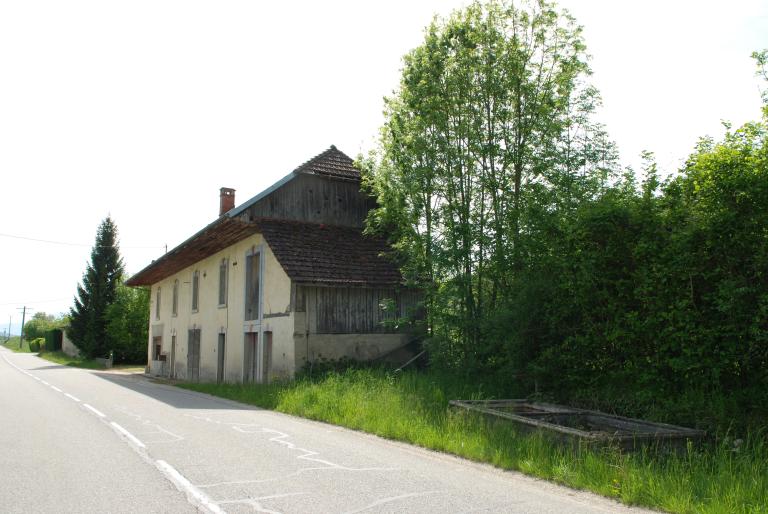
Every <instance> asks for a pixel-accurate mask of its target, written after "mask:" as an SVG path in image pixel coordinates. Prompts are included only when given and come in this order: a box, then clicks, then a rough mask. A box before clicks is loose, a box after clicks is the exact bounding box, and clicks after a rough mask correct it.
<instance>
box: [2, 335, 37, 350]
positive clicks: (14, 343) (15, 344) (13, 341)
mask: <svg viewBox="0 0 768 514" xmlns="http://www.w3.org/2000/svg"><path fill="white" fill-rule="evenodd" d="M20 340H21V338H20V337H19V336H16V337H12V338H10V339H9V340H8V341H6V342H4V343H3V346H5V347H6V348H8V349H9V350H13V351H14V352H16V353H30V351H31V350H30V349H29V341H27V340H26V339H25V340H24V342H23V343H22V345H21V347H20V346H19V342H20Z"/></svg>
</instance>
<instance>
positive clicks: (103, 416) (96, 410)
mask: <svg viewBox="0 0 768 514" xmlns="http://www.w3.org/2000/svg"><path fill="white" fill-rule="evenodd" d="M83 407H85V408H86V409H88V410H89V411H91V412H93V413H94V414H96V415H97V416H98V417H100V418H106V417H107V415H106V414H104V413H103V412H101V411H100V410H98V409H95V408H94V407H91V406H90V405H88V404H87V403H84V404H83Z"/></svg>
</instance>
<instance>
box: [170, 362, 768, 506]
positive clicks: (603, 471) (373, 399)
mask: <svg viewBox="0 0 768 514" xmlns="http://www.w3.org/2000/svg"><path fill="white" fill-rule="evenodd" d="M180 386H181V387H184V388H187V389H191V390H194V391H201V392H205V393H209V394H215V395H218V396H222V397H225V398H230V399H232V400H236V401H240V402H243V403H248V404H251V405H257V406H259V407H264V408H268V409H274V410H277V411H280V412H285V413H288V414H294V415H298V416H303V417H306V418H310V419H315V420H319V421H325V422H328V423H334V424H337V425H342V426H345V427H349V428H353V429H356V430H362V431H365V432H369V433H372V434H376V435H379V436H381V437H386V438H389V439H394V440H398V441H404V442H408V443H412V444H417V445H419V446H423V447H425V448H431V449H434V450H438V451H443V452H447V453H451V454H454V455H458V456H461V457H465V458H468V459H472V460H476V461H480V462H488V463H491V464H493V465H495V466H498V467H500V468H504V469H515V470H520V471H523V472H525V473H527V474H530V475H533V476H537V477H541V478H545V479H548V480H552V481H555V482H558V483H562V484H565V485H569V486H571V487H575V488H580V489H587V490H590V491H594V492H596V493H599V494H602V495H605V496H609V497H613V498H617V499H620V500H621V501H623V502H626V503H630V504H639V505H645V506H649V507H655V508H660V509H664V510H666V511H669V512H681V513H692V512H696V513H729V514H732V513H759V512H768V446H766V443H765V438H764V437H762V436H763V435H764V434H759V433H755V434H750V435H749V436H747V437H746V438H745V439H744V440H741V441H734V440H733V438H732V437H728V436H726V437H723V438H720V439H717V440H715V441H713V442H712V443H711V446H707V447H705V448H703V449H697V448H693V447H690V448H689V449H688V451H687V452H684V453H682V454H671V453H667V452H663V451H655V450H649V451H645V452H639V453H634V454H626V453H625V454H622V453H620V452H618V451H616V450H610V449H608V450H600V449H589V448H586V447H564V446H560V445H557V444H552V443H551V441H550V440H548V439H547V438H546V437H545V436H543V435H541V434H538V435H524V434H521V433H518V432H517V431H516V430H515V429H514V428H513V427H512V426H510V424H508V423H505V422H497V423H494V422H491V421H488V420H486V419H484V418H482V417H480V416H478V415H475V414H472V413H467V412H465V411H454V410H451V409H450V408H449V407H448V400H449V399H451V398H474V399H480V398H487V397H489V396H492V395H493V394H492V392H491V391H488V390H485V389H483V388H481V387H480V386H478V385H477V384H476V383H475V382H471V381H461V380H456V377H455V375H443V374H439V373H435V372H428V373H416V372H404V373H399V374H393V373H388V372H385V371H380V370H372V369H357V370H355V369H349V370H347V371H345V372H342V373H336V372H331V373H329V374H327V375H325V376H321V377H316V378H314V379H310V378H307V377H304V378H300V379H298V380H296V381H295V382H286V383H276V384H270V385H243V384H220V385H217V384H187V383H185V384H180Z"/></svg>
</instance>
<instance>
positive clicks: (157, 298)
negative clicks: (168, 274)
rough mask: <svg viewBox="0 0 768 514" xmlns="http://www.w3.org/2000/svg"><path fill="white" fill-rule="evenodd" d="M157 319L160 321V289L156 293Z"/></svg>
mask: <svg viewBox="0 0 768 514" xmlns="http://www.w3.org/2000/svg"><path fill="white" fill-rule="evenodd" d="M155 319H160V288H159V287H158V288H157V293H155Z"/></svg>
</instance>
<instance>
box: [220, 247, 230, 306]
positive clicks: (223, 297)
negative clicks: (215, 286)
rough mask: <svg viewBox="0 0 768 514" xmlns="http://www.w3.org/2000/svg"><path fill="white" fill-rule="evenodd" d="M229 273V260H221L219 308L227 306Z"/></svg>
mask: <svg viewBox="0 0 768 514" xmlns="http://www.w3.org/2000/svg"><path fill="white" fill-rule="evenodd" d="M228 272H229V260H228V259H221V263H220V264H219V307H224V306H226V305H227V278H228V277H227V275H228Z"/></svg>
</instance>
